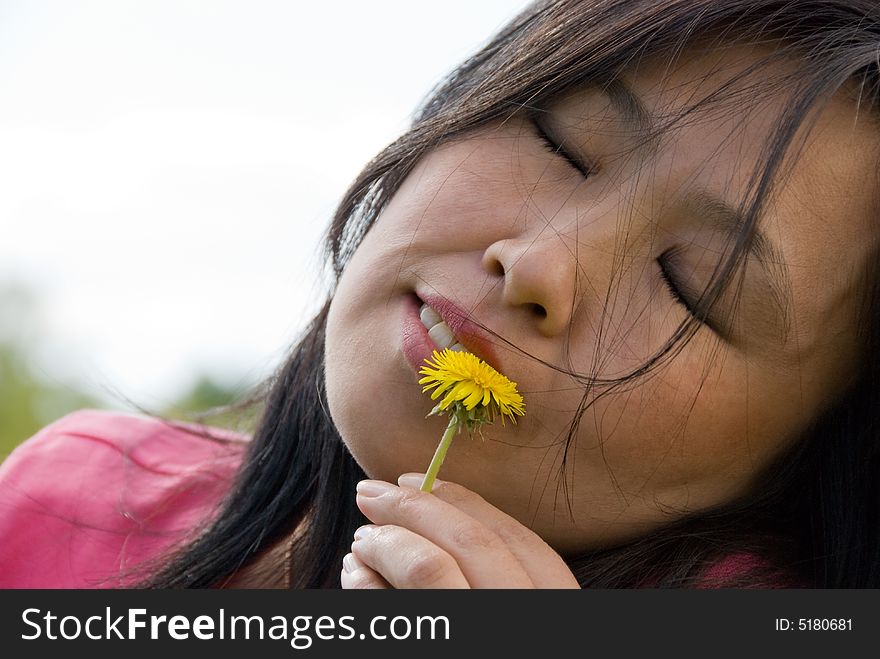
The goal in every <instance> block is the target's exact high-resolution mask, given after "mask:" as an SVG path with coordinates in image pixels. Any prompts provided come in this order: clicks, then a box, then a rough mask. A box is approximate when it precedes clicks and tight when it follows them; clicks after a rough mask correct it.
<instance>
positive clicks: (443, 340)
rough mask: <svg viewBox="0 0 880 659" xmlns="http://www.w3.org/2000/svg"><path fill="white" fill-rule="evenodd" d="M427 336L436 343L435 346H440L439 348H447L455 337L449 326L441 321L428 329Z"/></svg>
mask: <svg viewBox="0 0 880 659" xmlns="http://www.w3.org/2000/svg"><path fill="white" fill-rule="evenodd" d="M428 336H430V337H431V340H432V341H433V342H434V343H436V344H437V347H438V348H440V350H443V349H444V348H448V347H449V346H451V345H452V344H453V343H455V337H454V336H453V335H452V330H450V329H449V326H448V325H447V324H446V323H443V322H440V323H437V324H436V325H434V327H432V328H431V329H429V330H428Z"/></svg>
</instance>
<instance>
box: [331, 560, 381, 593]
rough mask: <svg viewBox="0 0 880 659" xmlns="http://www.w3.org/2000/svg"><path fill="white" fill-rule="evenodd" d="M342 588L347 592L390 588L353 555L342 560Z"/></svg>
mask: <svg viewBox="0 0 880 659" xmlns="http://www.w3.org/2000/svg"><path fill="white" fill-rule="evenodd" d="M340 581H341V583H342V587H343V588H345V589H349V590H358V589H382V588H391V584H389V583H388V582H387V581H386V580H385V579H383V578H382V575H381V574H379V573H378V572H376V571H375V570H373V569H372V568H370V567H368V566H366V565H364V563H362V562H361V561H360V560H359V559H358V557H357V556H355V555H354V554H346V555H345V558H343V559H342V574H341V577H340Z"/></svg>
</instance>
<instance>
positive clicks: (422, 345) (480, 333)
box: [403, 293, 504, 373]
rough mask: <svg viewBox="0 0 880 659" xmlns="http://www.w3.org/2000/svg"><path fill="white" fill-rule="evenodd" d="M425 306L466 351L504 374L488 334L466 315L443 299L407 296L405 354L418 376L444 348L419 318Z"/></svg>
mask: <svg viewBox="0 0 880 659" xmlns="http://www.w3.org/2000/svg"><path fill="white" fill-rule="evenodd" d="M422 303H427V304H428V306H430V307H431V308H432V309H434V311H436V312H437V313H438V314H439V315H440V318H441V319H442V320H443V322H444V323H446V325H447V326H448V327H449V329H450V330H451V331H452V333H453V334H454V335H455V338H456V339H457V340H458V341H459V342H460V343H461V344H462V345H463V346H464V347H465V348H467V349H468V350H469V351H470V352H472V353H474V354H475V355H476V356H477V357H479V358H480V359H482V360H483V361H484V362H486V363H487V364H489V365H490V366H491V367H492V368H494V369H495V370H497V371H498V372H500V373H503V372H504V371H503V370H502V368H501V364H500V362H499V359H498V355H497V353H496V352H495V347H494V346H493V345H492V343H491V342H490V340H489V336H488V334H487V333H486V332H485V330H483V329H482V328H481V327H479V326H478V325H476V324H475V323H473V322H472V321H471V320H469V319H468V315H467V313H466V312H465V311H463V310H462V309H461V308H460V307H458V306H457V305H456V304H454V303H453V302H451V301H449V300H448V299H446V298H445V297H443V296H441V295H437V294H433V293H425V294H422V293H412V294H410V295H409V296H407V308H406V313H405V314H404V323H403V351H404V354H405V355H406V358H407V361H408V362H409V363H410V366H412V367H413V368H414V369H415V371H416V373H418V371H419V370H420V369H421V368H422V367H423V366H424V365H425V364H424V360H425V358H427V357H430V356H431V355H432V354H433V353H434V351H435V350H436V351H438V352H440V348H439V347H437V345H436V344H435V343H434V342H433V341H432V340H431V338H430V337H429V336H428V330H427V329H426V328H425V326H424V325H423V324H422V321H421V319H420V318H419V311H420V309H421V306H422Z"/></svg>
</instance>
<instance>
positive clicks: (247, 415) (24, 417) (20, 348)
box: [0, 284, 258, 462]
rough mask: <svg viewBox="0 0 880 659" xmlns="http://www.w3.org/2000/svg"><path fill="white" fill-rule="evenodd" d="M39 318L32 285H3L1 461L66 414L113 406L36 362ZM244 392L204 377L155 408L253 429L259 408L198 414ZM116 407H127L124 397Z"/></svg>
mask: <svg viewBox="0 0 880 659" xmlns="http://www.w3.org/2000/svg"><path fill="white" fill-rule="evenodd" d="M38 316H39V314H38V309H37V301H36V299H35V296H34V294H33V293H32V292H31V291H30V290H29V289H27V288H26V287H24V286H22V285H18V284H4V285H0V462H2V461H3V459H5V458H6V456H7V455H9V453H10V452H11V451H12V450H13V449H14V448H15V447H16V446H17V445H18V444H20V443H21V442H23V441H24V440H26V439H28V438H29V437H31V436H32V435H34V434H35V433H36V432H37V431H38V430H39V429H40V428H42V427H44V426H46V425H48V424H50V423H52V422H53V421H56V420H57V419H59V418H61V417H63V416H64V415H65V414H68V413H69V412H73V411H75V410H78V409H82V408H87V407H88V408H98V409H102V408H108V407H109V406H108V405H107V404H106V403H105V402H103V401H101V400H98V399H97V398H95V397H94V396H91V395H89V394H88V393H85V392H83V391H79V390H78V389H77V388H76V387H75V386H74V385H68V384H65V383H62V382H58V381H57V380H56V381H51V380H50V379H49V378H48V377H47V376H46V375H44V374H42V373H41V372H40V369H38V368H36V367H35V366H34V360H33V352H34V349H35V347H36V345H37V343H38V342H39V341H40V340H41V339H40V335H41V332H40V331H39V330H40V328H39V319H38ZM242 393H243V392H242V391H241V390H239V389H238V388H237V387H235V386H233V385H228V384H225V383H221V382H218V381H217V380H216V379H213V378H211V377H210V376H207V375H200V376H197V377H196V378H195V379H194V382H193V384H192V386H191V387H190V388H189V390H188V391H187V392H185V393H184V395H182V396H181V397H180V399H179V400H177V401H174V402H172V403H171V404H169V405H166V406H164V407H162V408H161V409H151V410H150V411H151V412H157V413H159V414H161V415H162V416H165V417H169V418H177V419H182V420H195V421H201V422H202V423H206V424H209V425H212V426H220V427H226V428H232V429H235V430H239V431H242V432H249V431H250V430H251V428H252V424H253V420H254V419H255V418H256V414H257V413H258V411H257V410H255V409H252V410H249V411H246V412H244V413H242V412H235V413H233V412H226V413H221V414H212V415H211V416H210V417H208V418H206V419H204V420H202V419H199V418H198V417H194V416H193V415H194V413H199V412H205V411H207V410H210V409H213V408H217V407H220V406H223V405H228V404H230V403H232V402H233V401H235V400H238V399H239V397H240V395H241V394H242ZM114 408H115V409H121V410H125V409H126V406H125V404H124V401H120V403H119V404H118V405H115V406H114ZM128 411H129V412H136V410H132V409H130V408H129V409H128Z"/></svg>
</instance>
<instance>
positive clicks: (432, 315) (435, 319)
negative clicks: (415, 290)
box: [419, 304, 441, 329]
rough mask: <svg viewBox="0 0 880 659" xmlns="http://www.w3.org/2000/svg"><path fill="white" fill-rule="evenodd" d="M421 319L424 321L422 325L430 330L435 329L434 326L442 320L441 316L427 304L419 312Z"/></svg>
mask: <svg viewBox="0 0 880 659" xmlns="http://www.w3.org/2000/svg"><path fill="white" fill-rule="evenodd" d="M419 318H421V319H422V325H424V326H425V327H427V328H428V329H431V328H432V327H434V325H436V324H437V323H439V322H440V320H441V318H440V315H439V314H438V313H437V312H436V311H434V310H433V309H432V308H431V307H429V306H428V305H427V304H423V305H422V308H421V310H420V311H419Z"/></svg>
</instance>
